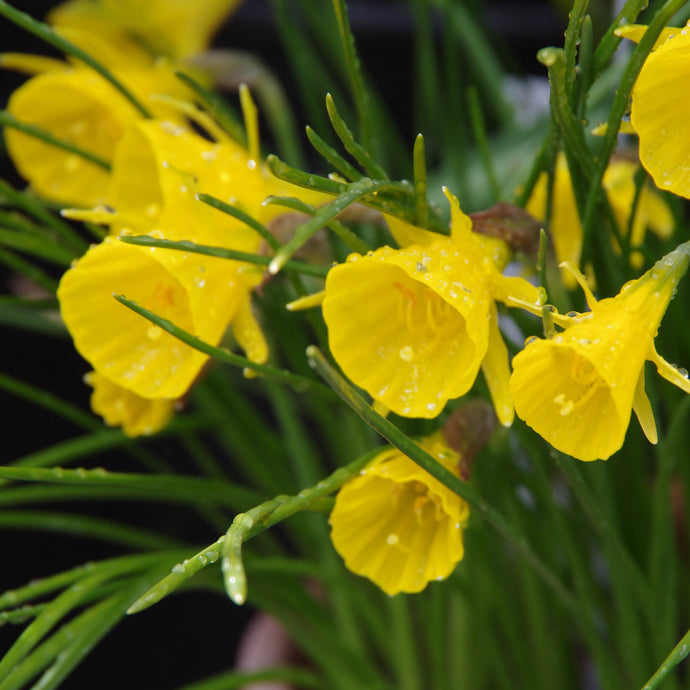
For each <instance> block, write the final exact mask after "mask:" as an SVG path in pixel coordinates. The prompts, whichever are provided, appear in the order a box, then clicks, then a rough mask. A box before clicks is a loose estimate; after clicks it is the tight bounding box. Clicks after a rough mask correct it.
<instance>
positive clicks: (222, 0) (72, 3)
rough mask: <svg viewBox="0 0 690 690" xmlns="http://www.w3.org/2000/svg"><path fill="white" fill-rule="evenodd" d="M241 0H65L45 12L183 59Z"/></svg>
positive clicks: (202, 45)
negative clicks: (145, 0)
mask: <svg viewBox="0 0 690 690" xmlns="http://www.w3.org/2000/svg"><path fill="white" fill-rule="evenodd" d="M240 1H241V0H197V1H196V2H189V0H147V2H141V1H140V0H69V2H65V3H63V4H62V5H60V6H58V7H57V8H55V9H54V10H52V12H51V13H50V14H49V15H48V19H49V21H50V23H51V24H54V25H56V26H58V27H60V26H69V27H79V28H81V29H85V30H88V31H93V32H96V33H100V34H103V33H104V32H105V34H106V35H109V36H111V38H115V39H116V40H118V41H120V40H132V39H133V42H136V43H139V44H143V45H145V46H146V47H147V48H148V49H149V51H150V52H151V53H153V54H154V55H166V56H169V57H173V58H184V57H187V56H189V55H192V54H194V53H198V52H200V51H202V50H205V49H206V48H207V47H208V45H209V43H210V41H211V38H212V37H213V34H214V33H215V31H216V30H217V29H218V28H219V27H220V25H221V23H222V22H223V21H224V20H225V19H226V18H227V17H228V16H229V15H230V14H231V13H232V11H233V10H234V9H235V8H236V7H237V5H239V4H240Z"/></svg>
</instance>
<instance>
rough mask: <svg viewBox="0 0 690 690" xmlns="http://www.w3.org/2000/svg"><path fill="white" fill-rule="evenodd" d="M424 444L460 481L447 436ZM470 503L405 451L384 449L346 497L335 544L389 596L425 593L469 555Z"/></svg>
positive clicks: (335, 516)
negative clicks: (465, 542)
mask: <svg viewBox="0 0 690 690" xmlns="http://www.w3.org/2000/svg"><path fill="white" fill-rule="evenodd" d="M420 446H421V447H422V448H424V449H425V450H426V451H427V452H428V453H429V454H431V455H432V456H434V457H435V458H436V459H437V460H438V461H439V462H441V463H442V464H443V465H444V466H445V467H447V468H448V469H449V470H450V471H451V472H453V473H454V474H455V475H458V476H459V471H458V463H459V460H460V456H459V455H458V454H457V453H456V452H455V451H453V450H451V449H450V448H448V447H447V445H446V444H445V442H444V441H443V435H442V434H441V432H437V433H436V434H434V435H433V436H430V437H428V438H426V439H423V440H422V441H421V442H420ZM469 514H470V510H469V506H468V505H467V503H465V501H464V500H463V499H461V498H460V497H459V496H458V495H457V494H454V493H453V492H452V491H450V490H449V489H447V488H446V487H445V486H444V485H443V484H441V482H439V481H438V480H437V479H434V478H433V477H432V476H431V475H430V474H428V472H426V471H425V470H423V469H422V468H421V467H419V466H418V465H416V464H415V463H414V462H413V461H412V460H410V458H408V457H407V456H406V455H403V454H402V453H401V452H400V451H398V450H397V449H394V448H393V449H388V450H384V451H382V452H381V453H380V454H379V455H377V456H376V457H375V458H374V460H372V461H371V463H370V464H369V465H368V466H367V467H366V468H365V469H364V470H363V471H362V472H361V473H360V474H359V475H358V476H357V477H355V478H354V479H352V480H350V481H349V482H347V483H346V484H345V485H343V487H342V488H341V489H340V491H339V492H338V495H337V497H336V501H335V506H334V508H333V511H332V512H331V517H330V525H331V539H332V541H333V545H334V547H335V549H336V551H337V552H338V553H339V554H340V555H341V556H342V557H343V559H344V560H345V565H346V566H347V567H348V568H349V569H350V570H351V571H352V572H354V573H357V574H358V575H363V576H364V577H367V578H369V579H370V580H372V581H373V582H375V583H376V584H377V585H378V586H379V587H380V588H381V589H382V590H383V591H384V592H386V594H389V595H393V594H398V593H399V592H408V593H413V592H419V591H421V590H422V589H424V588H425V587H426V585H427V583H428V582H431V581H432V580H440V579H443V578H446V577H448V575H450V574H451V573H452V572H453V569H454V568H455V566H456V565H457V563H458V562H459V561H460V560H461V559H462V557H463V555H464V547H463V528H464V527H465V525H466V523H467V520H468V519H469Z"/></svg>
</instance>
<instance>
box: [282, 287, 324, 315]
mask: <svg viewBox="0 0 690 690" xmlns="http://www.w3.org/2000/svg"><path fill="white" fill-rule="evenodd" d="M325 296H326V291H325V290H321V292H314V293H313V294H311V295H305V296H304V297H298V298H297V299H295V300H292V302H288V303H287V304H286V305H285V308H286V309H287V310H288V311H301V310H302V309H311V308H312V307H320V306H321V304H322V303H323V299H324V297H325Z"/></svg>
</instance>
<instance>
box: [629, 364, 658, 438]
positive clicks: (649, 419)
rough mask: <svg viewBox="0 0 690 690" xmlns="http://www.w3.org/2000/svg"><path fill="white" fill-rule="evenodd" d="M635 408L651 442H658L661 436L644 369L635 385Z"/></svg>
mask: <svg viewBox="0 0 690 690" xmlns="http://www.w3.org/2000/svg"><path fill="white" fill-rule="evenodd" d="M633 410H634V412H635V416H636V417H637V421H638V422H639V423H640V426H641V427H642V431H644V435H645V436H646V437H647V440H648V441H649V442H650V443H656V442H657V441H658V440H659V437H658V435H657V433H656V423H655V422H654V411H653V410H652V405H651V403H650V402H649V398H648V397H647V393H646V392H645V389H644V369H642V371H641V372H640V376H639V377H638V379H637V386H636V387H635V398H634V399H633Z"/></svg>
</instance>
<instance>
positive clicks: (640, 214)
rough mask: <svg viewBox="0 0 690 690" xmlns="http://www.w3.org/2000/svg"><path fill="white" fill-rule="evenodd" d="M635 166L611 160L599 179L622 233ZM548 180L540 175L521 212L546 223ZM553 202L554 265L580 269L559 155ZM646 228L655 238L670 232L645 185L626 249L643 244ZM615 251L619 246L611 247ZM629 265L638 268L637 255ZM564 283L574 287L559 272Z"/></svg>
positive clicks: (659, 203)
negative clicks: (628, 245)
mask: <svg viewBox="0 0 690 690" xmlns="http://www.w3.org/2000/svg"><path fill="white" fill-rule="evenodd" d="M637 169H638V166H637V164H636V163H634V162H633V161H630V160H626V159H624V158H615V159H613V160H611V162H610V163H609V165H608V167H607V168H606V171H605V173H604V178H603V186H604V189H605V190H606V196H607V198H608V201H609V203H610V204H611V208H612V210H613V212H614V215H615V217H616V222H617V223H618V227H619V229H620V231H621V232H623V233H626V232H627V230H628V225H629V222H630V212H631V210H632V207H633V202H634V199H635V173H636V172H637ZM547 189H548V178H547V175H546V173H542V175H540V177H539V179H538V180H537V184H536V185H535V187H534V190H533V192H532V194H531V196H530V198H529V200H528V201H527V204H526V206H525V209H526V210H527V211H529V213H531V214H532V215H533V216H534V217H535V218H538V219H540V220H543V221H546V220H547V219H546V204H547ZM552 194H553V200H552V209H551V219H550V222H549V227H550V228H551V238H552V241H553V245H554V251H555V254H556V260H557V261H558V263H559V264H560V263H568V264H570V265H572V266H577V267H579V266H580V257H581V255H582V225H581V223H580V217H579V214H578V211H577V202H576V201H575V194H574V192H573V185H572V180H571V178H570V171H569V169H568V163H567V161H566V158H565V155H564V154H563V153H560V154H559V155H558V157H557V159H556V169H555V177H554V181H553V191H552ZM647 228H650V229H651V230H652V231H653V232H654V233H656V234H657V235H658V236H659V237H662V238H667V237H669V236H670V234H671V232H672V231H673V215H672V214H671V210H670V209H669V208H668V206H667V205H666V203H665V202H664V201H663V199H662V198H661V196H660V195H659V194H658V193H657V192H656V191H655V190H653V189H652V188H651V187H649V186H648V185H645V186H643V188H642V190H641V191H640V197H639V199H638V202H637V207H636V210H635V217H634V219H633V225H632V233H631V235H630V246H631V247H632V248H633V249H634V248H636V247H640V246H641V245H642V243H643V242H644V235H645V231H646V230H647ZM615 248H616V249H617V250H619V247H618V246H617V245H615ZM631 261H632V264H633V265H635V266H639V265H640V263H641V255H640V254H639V252H635V251H633V252H632V254H631ZM561 275H562V278H563V282H564V284H565V285H566V286H567V287H568V288H570V289H572V288H574V287H575V285H576V281H575V279H574V278H573V276H572V274H571V273H570V271H563V272H562V274H561Z"/></svg>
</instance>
